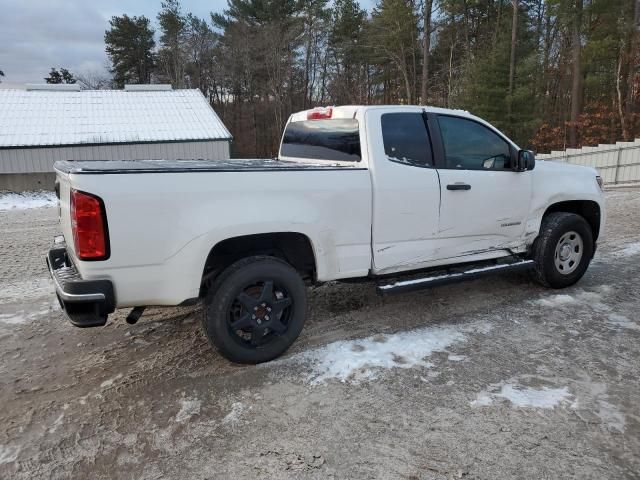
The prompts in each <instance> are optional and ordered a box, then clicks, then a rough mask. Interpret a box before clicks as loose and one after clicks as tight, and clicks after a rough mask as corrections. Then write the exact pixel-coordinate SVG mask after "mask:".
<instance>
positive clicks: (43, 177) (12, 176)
mask: <svg viewBox="0 0 640 480" xmlns="http://www.w3.org/2000/svg"><path fill="white" fill-rule="evenodd" d="M55 181H56V174H55V173H53V172H47V173H0V192H1V191H3V190H8V191H10V192H24V191H30V190H51V191H53V185H54V182H55Z"/></svg>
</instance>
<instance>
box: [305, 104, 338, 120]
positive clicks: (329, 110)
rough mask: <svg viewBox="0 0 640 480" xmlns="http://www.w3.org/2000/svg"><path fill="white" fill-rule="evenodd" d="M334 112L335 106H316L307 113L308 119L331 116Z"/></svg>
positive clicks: (320, 118)
mask: <svg viewBox="0 0 640 480" xmlns="http://www.w3.org/2000/svg"><path fill="white" fill-rule="evenodd" d="M332 114H333V107H316V108H314V109H313V110H309V112H308V113H307V120H322V119H326V118H331V115H332Z"/></svg>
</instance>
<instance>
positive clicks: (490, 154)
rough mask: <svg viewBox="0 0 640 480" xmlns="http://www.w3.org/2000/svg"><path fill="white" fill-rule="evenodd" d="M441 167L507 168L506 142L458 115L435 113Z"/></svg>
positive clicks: (509, 159)
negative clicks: (441, 150)
mask: <svg viewBox="0 0 640 480" xmlns="http://www.w3.org/2000/svg"><path fill="white" fill-rule="evenodd" d="M438 124H439V125H440V131H441V132H442V141H443V143H444V155H445V168H451V169H458V170H510V168H511V151H510V149H509V144H508V143H507V141H506V140H504V139H503V138H502V137H500V135H498V134H497V133H495V132H493V131H492V130H490V129H488V128H487V127H485V126H484V125H482V124H480V123H478V122H474V121H473V120H468V119H465V118H460V117H452V116H448V115H439V116H438Z"/></svg>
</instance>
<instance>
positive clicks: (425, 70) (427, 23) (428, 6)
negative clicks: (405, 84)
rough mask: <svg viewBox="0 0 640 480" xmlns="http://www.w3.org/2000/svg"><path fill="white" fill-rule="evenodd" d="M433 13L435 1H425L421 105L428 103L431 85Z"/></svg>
mask: <svg viewBox="0 0 640 480" xmlns="http://www.w3.org/2000/svg"><path fill="white" fill-rule="evenodd" d="M432 11H433V0H424V10H423V13H422V26H423V35H424V36H423V38H422V79H421V84H420V103H422V104H423V105H425V104H426V103H427V87H428V85H429V50H430V49H431V14H432Z"/></svg>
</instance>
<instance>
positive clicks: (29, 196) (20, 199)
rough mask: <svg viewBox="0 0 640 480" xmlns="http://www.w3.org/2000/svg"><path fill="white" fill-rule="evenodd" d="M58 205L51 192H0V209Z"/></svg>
mask: <svg viewBox="0 0 640 480" xmlns="http://www.w3.org/2000/svg"><path fill="white" fill-rule="evenodd" d="M56 205H58V199H57V198H56V195H55V194H54V193H53V192H45V191H40V192H23V193H2V194H0V210H29V209H32V208H47V207H55V206H56Z"/></svg>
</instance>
